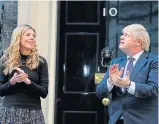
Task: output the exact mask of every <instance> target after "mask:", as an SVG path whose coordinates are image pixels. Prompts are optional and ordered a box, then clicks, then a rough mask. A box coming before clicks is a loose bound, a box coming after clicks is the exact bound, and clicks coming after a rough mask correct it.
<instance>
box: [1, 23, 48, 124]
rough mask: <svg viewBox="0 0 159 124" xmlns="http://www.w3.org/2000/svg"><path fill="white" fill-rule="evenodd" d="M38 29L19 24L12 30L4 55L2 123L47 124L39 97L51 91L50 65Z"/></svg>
mask: <svg viewBox="0 0 159 124" xmlns="http://www.w3.org/2000/svg"><path fill="white" fill-rule="evenodd" d="M35 37H36V31H35V29H34V28H32V27H31V26H29V25H20V26H18V27H16V28H15V29H14V31H13V33H12V37H11V44H10V46H9V48H8V49H7V50H6V52H5V53H4V55H3V56H2V57H1V64H0V65H1V66H0V96H2V97H3V96H4V100H3V104H2V107H1V108H0V124H44V123H45V122H44V117H43V113H42V109H41V100H40V97H42V98H45V97H46V96H47V94H48V67H47V62H46V60H45V58H43V57H41V56H40V55H39V53H38V50H37V46H36V40H35Z"/></svg>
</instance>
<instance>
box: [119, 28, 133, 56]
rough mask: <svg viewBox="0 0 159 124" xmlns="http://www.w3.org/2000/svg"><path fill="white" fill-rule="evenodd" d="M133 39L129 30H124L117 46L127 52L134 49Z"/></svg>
mask: <svg viewBox="0 0 159 124" xmlns="http://www.w3.org/2000/svg"><path fill="white" fill-rule="evenodd" d="M135 46H136V45H135V39H134V36H133V33H132V32H131V31H126V30H125V31H124V32H123V35H122V36H121V37H120V43H119V48H120V49H121V50H122V51H123V52H126V53H127V52H129V51H132V50H133V49H135Z"/></svg>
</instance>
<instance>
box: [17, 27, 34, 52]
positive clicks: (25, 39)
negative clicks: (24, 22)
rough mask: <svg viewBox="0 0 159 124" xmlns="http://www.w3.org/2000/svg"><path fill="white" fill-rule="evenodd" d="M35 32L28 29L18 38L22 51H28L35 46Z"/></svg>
mask: <svg viewBox="0 0 159 124" xmlns="http://www.w3.org/2000/svg"><path fill="white" fill-rule="evenodd" d="M35 44H36V41H35V32H34V31H33V30H32V29H28V30H27V31H25V32H24V34H23V35H22V36H21V39H20V51H21V52H22V53H30V52H31V50H33V48H34V47H35Z"/></svg>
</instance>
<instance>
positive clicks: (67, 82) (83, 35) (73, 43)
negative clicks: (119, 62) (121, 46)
mask: <svg viewBox="0 0 159 124" xmlns="http://www.w3.org/2000/svg"><path fill="white" fill-rule="evenodd" d="M104 3H105V2H99V1H92V2H88V1H62V2H59V16H60V19H59V32H58V33H59V39H58V52H57V53H59V55H58V56H57V59H58V60H57V81H56V84H57V85H56V88H57V90H56V91H57V92H56V106H55V107H56V114H55V124H104V108H103V105H102V103H101V102H100V101H99V99H98V98H97V97H96V93H95V82H94V76H95V72H99V71H100V51H101V49H102V48H103V47H104V46H105V33H106V28H105V18H104V17H103V8H104V5H105V4H104ZM106 121H107V120H106Z"/></svg>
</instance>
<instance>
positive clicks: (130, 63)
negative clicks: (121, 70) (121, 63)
mask: <svg viewBox="0 0 159 124" xmlns="http://www.w3.org/2000/svg"><path fill="white" fill-rule="evenodd" d="M128 61H129V63H128V65H127V69H126V74H127V72H128V71H129V73H130V74H131V72H132V69H133V61H134V58H133V57H129V58H128Z"/></svg>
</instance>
